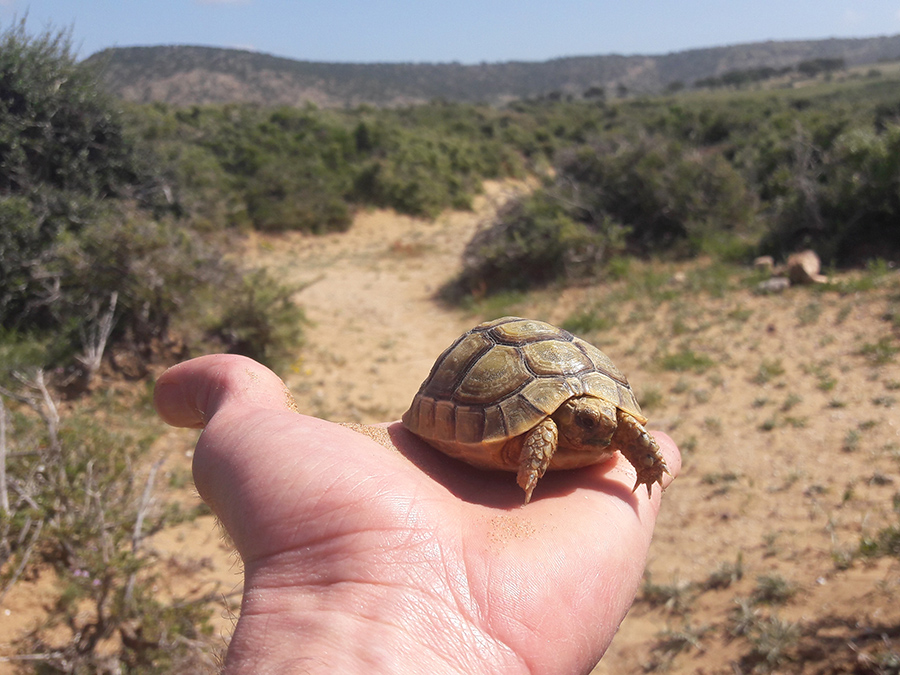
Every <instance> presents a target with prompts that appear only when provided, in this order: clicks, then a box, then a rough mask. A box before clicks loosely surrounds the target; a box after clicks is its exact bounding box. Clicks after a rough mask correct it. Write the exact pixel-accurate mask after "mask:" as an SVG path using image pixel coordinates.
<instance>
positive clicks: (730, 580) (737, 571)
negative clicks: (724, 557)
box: [701, 553, 744, 591]
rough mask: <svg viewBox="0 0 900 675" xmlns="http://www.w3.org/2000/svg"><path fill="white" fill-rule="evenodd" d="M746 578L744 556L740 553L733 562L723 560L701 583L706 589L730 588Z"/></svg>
mask: <svg viewBox="0 0 900 675" xmlns="http://www.w3.org/2000/svg"><path fill="white" fill-rule="evenodd" d="M743 578H744V556H743V554H742V553H738V555H737V559H736V560H735V561H734V562H733V563H729V562H723V563H721V564H720V565H719V566H718V567H717V568H716V569H715V571H714V572H712V573H711V574H710V575H709V576H708V577H706V580H705V581H704V582H703V583H702V584H701V587H702V588H703V590H705V591H713V590H722V589H725V588H728V587H729V586H731V585H732V584H734V583H737V582H738V581H740V580H741V579H743Z"/></svg>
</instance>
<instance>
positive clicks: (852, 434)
mask: <svg viewBox="0 0 900 675" xmlns="http://www.w3.org/2000/svg"><path fill="white" fill-rule="evenodd" d="M859 440H860V433H859V431H858V430H857V429H850V430H849V431H848V432H847V433H846V434H845V435H844V443H843V445H841V450H843V451H844V452H854V451H855V450H856V449H857V448H859Z"/></svg>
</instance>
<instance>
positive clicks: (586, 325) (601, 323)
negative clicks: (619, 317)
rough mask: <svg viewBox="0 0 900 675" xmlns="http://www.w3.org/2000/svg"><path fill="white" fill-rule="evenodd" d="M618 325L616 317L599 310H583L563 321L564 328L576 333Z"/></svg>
mask: <svg viewBox="0 0 900 675" xmlns="http://www.w3.org/2000/svg"><path fill="white" fill-rule="evenodd" d="M615 325H616V320H615V318H614V317H612V316H610V315H608V314H600V313H598V312H597V311H583V312H580V313H578V314H573V315H572V316H570V317H569V318H568V319H566V320H565V321H563V323H562V326H561V327H562V328H564V329H566V330H567V331H569V332H571V333H575V334H576V335H583V334H585V333H597V332H600V331H604V330H609V329H610V328H613V327H614V326H615Z"/></svg>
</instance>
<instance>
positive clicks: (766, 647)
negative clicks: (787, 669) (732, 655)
mask: <svg viewBox="0 0 900 675" xmlns="http://www.w3.org/2000/svg"><path fill="white" fill-rule="evenodd" d="M799 639H800V626H799V625H797V624H796V623H792V622H790V621H783V620H781V619H779V618H778V617H777V616H773V617H768V618H766V619H761V620H759V621H758V622H757V623H756V624H755V625H754V626H753V627H752V628H751V632H750V644H751V645H752V646H753V649H752V650H751V652H750V653H749V654H748V655H747V657H746V658H747V660H749V661H750V662H751V663H755V664H756V666H755V670H757V671H758V672H764V673H768V672H773V671H774V670H775V669H776V668H778V667H779V666H781V665H782V664H784V663H785V662H787V661H788V660H789V652H790V650H791V649H792V648H793V647H795V646H796V644H797V641H798V640H799Z"/></svg>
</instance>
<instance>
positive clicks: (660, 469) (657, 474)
mask: <svg viewBox="0 0 900 675" xmlns="http://www.w3.org/2000/svg"><path fill="white" fill-rule="evenodd" d="M618 420H619V426H618V427H617V428H616V433H615V434H613V437H612V442H611V443H610V446H611V447H614V448H615V449H617V450H618V451H619V452H621V453H622V454H623V455H624V456H625V459H627V460H628V461H629V462H631V463H632V465H634V468H635V469H636V470H637V482H635V484H634V490H637V489H638V487H639V486H641V485H646V486H647V494H648V495H652V494H653V492H652V490H653V484H654V483H659V484H660V485H662V484H663V475H664V474H668V473H669V467H668V466H666V460H665V459H664V458H663V456H662V453H661V452H660V450H659V445H657V443H656V441H655V440H654V439H653V436H651V435H650V434H649V433H647V430H646V429H644V427H643V425H641V423H640V422H638V421H637V420H636V419H635V418H634V417H632V416H631V415H629V414H628V413H626V412H624V411H622V410H619V412H618ZM634 490H632V492H633V491H634Z"/></svg>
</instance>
